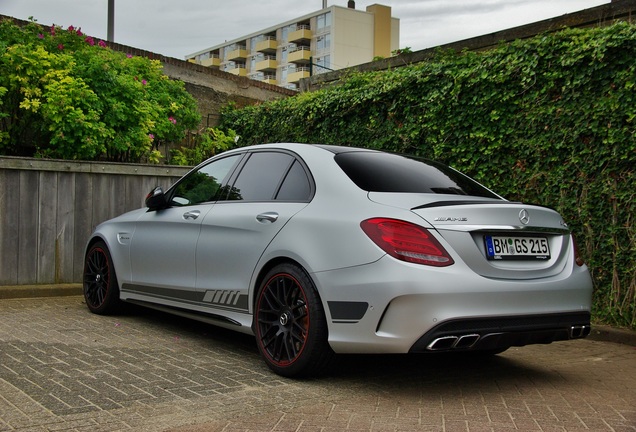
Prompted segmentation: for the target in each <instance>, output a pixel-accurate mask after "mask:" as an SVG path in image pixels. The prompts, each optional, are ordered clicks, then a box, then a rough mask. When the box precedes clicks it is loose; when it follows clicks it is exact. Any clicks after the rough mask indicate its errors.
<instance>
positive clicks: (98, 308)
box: [84, 241, 121, 315]
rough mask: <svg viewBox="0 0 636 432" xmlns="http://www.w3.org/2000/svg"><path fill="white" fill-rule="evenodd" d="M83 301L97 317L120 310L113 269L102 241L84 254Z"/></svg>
mask: <svg viewBox="0 0 636 432" xmlns="http://www.w3.org/2000/svg"><path fill="white" fill-rule="evenodd" d="M84 299H85V300H86V306H88V309H89V310H90V311H91V312H93V313H96V314H99V315H108V314H112V313H116V312H118V311H119V310H120V308H121V301H120V300H119V286H118V284H117V275H116V274H115V267H114V266H113V260H112V258H111V256H110V252H109V251H108V247H107V246H106V244H105V243H104V242H102V241H99V242H96V243H95V244H93V245H92V246H91V247H90V249H89V250H88V252H87V253H86V260H85V262H84Z"/></svg>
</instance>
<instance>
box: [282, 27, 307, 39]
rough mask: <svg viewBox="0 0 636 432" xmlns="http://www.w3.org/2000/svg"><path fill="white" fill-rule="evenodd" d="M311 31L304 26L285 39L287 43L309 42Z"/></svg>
mask: <svg viewBox="0 0 636 432" xmlns="http://www.w3.org/2000/svg"><path fill="white" fill-rule="evenodd" d="M311 35H312V33H311V30H310V29H309V28H308V27H306V26H299V28H298V30H296V31H293V32H291V33H289V36H288V37H287V39H288V41H289V42H300V41H305V40H311Z"/></svg>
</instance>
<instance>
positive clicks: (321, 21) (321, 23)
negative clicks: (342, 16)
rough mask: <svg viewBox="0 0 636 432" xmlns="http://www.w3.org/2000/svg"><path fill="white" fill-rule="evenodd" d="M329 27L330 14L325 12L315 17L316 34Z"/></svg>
mask: <svg viewBox="0 0 636 432" xmlns="http://www.w3.org/2000/svg"><path fill="white" fill-rule="evenodd" d="M329 27H331V12H327V13H324V14H322V15H318V16H317V17H316V32H320V31H321V30H325V29H327V28H329Z"/></svg>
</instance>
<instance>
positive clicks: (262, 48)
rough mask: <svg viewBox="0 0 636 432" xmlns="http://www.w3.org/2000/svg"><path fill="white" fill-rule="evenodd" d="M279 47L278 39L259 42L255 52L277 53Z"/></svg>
mask: <svg viewBox="0 0 636 432" xmlns="http://www.w3.org/2000/svg"><path fill="white" fill-rule="evenodd" d="M277 45H278V42H276V39H266V40H263V41H260V42H257V43H256V48H255V50H256V51H258V52H263V53H271V52H276V46H277Z"/></svg>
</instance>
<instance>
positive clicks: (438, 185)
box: [83, 144, 592, 377]
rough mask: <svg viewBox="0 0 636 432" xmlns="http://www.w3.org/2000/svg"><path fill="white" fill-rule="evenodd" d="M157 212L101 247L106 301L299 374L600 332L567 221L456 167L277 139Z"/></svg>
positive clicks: (180, 184)
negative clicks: (214, 333)
mask: <svg viewBox="0 0 636 432" xmlns="http://www.w3.org/2000/svg"><path fill="white" fill-rule="evenodd" d="M146 205H147V207H146V208H142V209H139V210H135V211H132V212H129V213H126V214H124V215H121V216H119V217H117V218H114V219H112V220H109V221H107V222H104V223H102V224H101V225H99V226H98V227H97V228H96V230H95V232H94V233H93V234H92V236H91V238H90V240H89V241H88V244H87V247H86V255H85V267H84V284H83V287H84V288H83V289H84V296H85V299H86V304H87V306H88V308H89V309H90V311H91V312H94V313H97V314H110V313H116V312H117V311H118V309H119V308H120V307H121V305H122V303H123V302H130V303H136V304H140V305H144V306H148V307H151V308H156V309H160V310H163V311H168V312H172V313H175V314H177V315H179V316H183V317H188V318H193V319H197V320H201V321H204V322H207V323H212V324H215V325H219V326H222V327H225V328H229V329H233V330H237V331H239V332H243V333H247V334H251V335H254V336H255V338H256V344H257V346H258V349H259V351H260V353H261V354H262V357H263V358H264V360H265V362H266V364H267V366H269V368H270V369H272V370H273V371H274V372H276V373H278V374H280V375H283V376H290V377H291V376H295V377H299V376H306V375H311V374H317V373H320V372H322V371H324V370H325V368H326V367H327V366H329V365H330V364H331V363H332V362H333V358H334V356H335V354H337V353H444V352H457V353H460V352H463V353H465V354H466V355H468V354H470V353H478V354H497V353H500V352H502V351H504V350H506V349H508V348H509V347H512V346H523V345H528V344H546V343H551V342H554V341H563V340H569V339H577V338H582V337H585V336H587V335H588V334H589V333H590V309H591V297H592V281H591V278H590V275H589V272H588V269H587V267H586V266H585V264H584V263H583V261H582V260H581V258H580V257H579V255H578V253H577V249H576V245H575V242H574V240H573V237H572V235H571V233H570V231H569V229H568V227H567V225H566V223H565V221H564V220H563V218H562V217H561V216H560V215H559V214H558V213H557V212H556V211H554V210H551V209H549V208H545V207H538V206H534V205H529V204H522V203H517V202H510V201H507V200H506V199H504V198H502V197H501V196H499V195H497V194H496V193H494V192H492V191H490V190H489V189H487V188H486V187H484V186H482V185H480V184H479V183H477V182H476V181H474V180H472V179H470V178H469V177H467V176H465V175H463V174H461V173H459V172H458V171H456V170H454V169H452V168H449V167H448V166H445V165H443V164H440V163H436V162H433V161H429V160H424V159H418V158H413V157H409V156H406V155H397V154H390V153H384V152H380V151H374V150H368V149H360V148H352V147H339V146H329V145H310V144H264V145H257V146H251V147H244V148H238V149H235V150H231V151H228V152H225V153H223V154H220V155H217V156H215V157H213V158H211V159H209V160H207V161H205V162H204V163H202V164H201V165H199V166H197V167H196V168H194V169H193V170H192V171H190V172H189V173H188V174H186V175H185V176H184V177H183V178H181V179H180V180H179V181H177V182H176V183H175V184H174V185H172V186H171V187H170V188H169V189H168V190H166V191H164V190H162V189H161V188H156V189H154V190H153V191H152V192H151V193H150V194H148V196H147V198H146Z"/></svg>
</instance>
